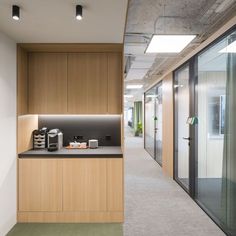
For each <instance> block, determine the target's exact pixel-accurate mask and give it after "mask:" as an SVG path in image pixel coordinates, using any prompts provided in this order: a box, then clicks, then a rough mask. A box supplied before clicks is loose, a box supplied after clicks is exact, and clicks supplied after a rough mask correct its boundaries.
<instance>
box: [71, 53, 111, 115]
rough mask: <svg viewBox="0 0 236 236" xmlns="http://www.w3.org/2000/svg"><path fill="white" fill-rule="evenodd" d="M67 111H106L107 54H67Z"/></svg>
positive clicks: (78, 112) (98, 112) (100, 112)
mask: <svg viewBox="0 0 236 236" xmlns="http://www.w3.org/2000/svg"><path fill="white" fill-rule="evenodd" d="M68 113H70V114H74V113H76V114H104V113H107V55H106V54H105V53H70V54H68Z"/></svg>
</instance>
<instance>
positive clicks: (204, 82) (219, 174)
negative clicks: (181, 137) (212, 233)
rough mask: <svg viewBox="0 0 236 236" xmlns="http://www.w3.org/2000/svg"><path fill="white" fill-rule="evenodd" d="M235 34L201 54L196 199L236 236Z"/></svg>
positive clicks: (199, 61)
mask: <svg viewBox="0 0 236 236" xmlns="http://www.w3.org/2000/svg"><path fill="white" fill-rule="evenodd" d="M235 40H236V32H233V33H231V34H229V35H228V36H226V37H224V38H223V39H222V40H221V41H219V42H218V43H216V44H215V45H213V46H211V47H210V48H209V49H207V50H205V51H203V52H202V53H201V54H199V55H198V86H197V94H198V99H197V101H196V102H197V104H196V105H197V108H198V113H197V116H198V120H199V122H198V137H197V141H198V143H197V144H198V148H197V149H198V155H197V163H198V166H197V178H196V199H197V201H198V202H199V203H200V204H201V205H202V207H203V208H206V209H207V210H208V211H209V213H210V214H211V215H212V216H213V217H214V218H216V219H217V221H218V222H219V223H220V224H221V225H222V227H223V228H224V229H226V231H227V232H228V233H229V234H231V235H236V41H235Z"/></svg>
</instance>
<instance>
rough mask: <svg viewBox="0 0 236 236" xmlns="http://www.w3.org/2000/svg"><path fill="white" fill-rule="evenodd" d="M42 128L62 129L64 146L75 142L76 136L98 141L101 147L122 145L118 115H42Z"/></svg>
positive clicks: (40, 126)
mask: <svg viewBox="0 0 236 236" xmlns="http://www.w3.org/2000/svg"><path fill="white" fill-rule="evenodd" d="M42 127H47V128H48V129H54V128H58V129H60V130H61V131H62V132H63V142H64V146H67V145H68V144H69V142H71V141H73V140H74V136H80V138H82V139H83V140H86V141H87V140H89V139H98V144H99V145H100V146H120V145H121V117H120V116H118V115H111V116H110V115H81V116H79V115H78V116H77V115H40V116H39V128H42ZM81 136H82V137H81ZM109 136H110V137H109ZM78 141H80V140H78Z"/></svg>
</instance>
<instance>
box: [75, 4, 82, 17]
mask: <svg viewBox="0 0 236 236" xmlns="http://www.w3.org/2000/svg"><path fill="white" fill-rule="evenodd" d="M82 13H83V7H82V6H81V5H76V19H77V20H82V19H83V15H82Z"/></svg>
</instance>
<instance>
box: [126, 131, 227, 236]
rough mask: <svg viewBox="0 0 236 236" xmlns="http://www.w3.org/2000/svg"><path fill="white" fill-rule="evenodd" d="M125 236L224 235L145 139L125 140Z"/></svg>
mask: <svg viewBox="0 0 236 236" xmlns="http://www.w3.org/2000/svg"><path fill="white" fill-rule="evenodd" d="M123 231H124V235H125V236H172V235H173V236H223V235H225V234H224V233H223V232H222V231H221V230H220V229H219V228H218V227H217V226H216V225H215V223H214V222H213V221H212V220H211V219H210V218H209V217H208V216H207V215H206V214H205V213H204V212H203V211H202V210H201V208H199V207H198V206H197V205H196V203H195V202H194V201H193V200H192V199H191V198H190V197H189V196H188V195H187V193H185V192H184V191H183V190H182V189H181V188H180V187H179V185H178V184H177V183H176V182H175V181H173V180H172V179H171V178H169V177H166V176H164V175H163V173H162V170H161V167H160V166H159V165H158V164H157V163H156V162H155V161H154V160H153V159H152V158H151V157H150V156H149V154H148V153H147V152H146V151H145V150H144V149H143V140H142V138H135V137H131V135H127V137H126V139H125V223H124V228H123Z"/></svg>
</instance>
